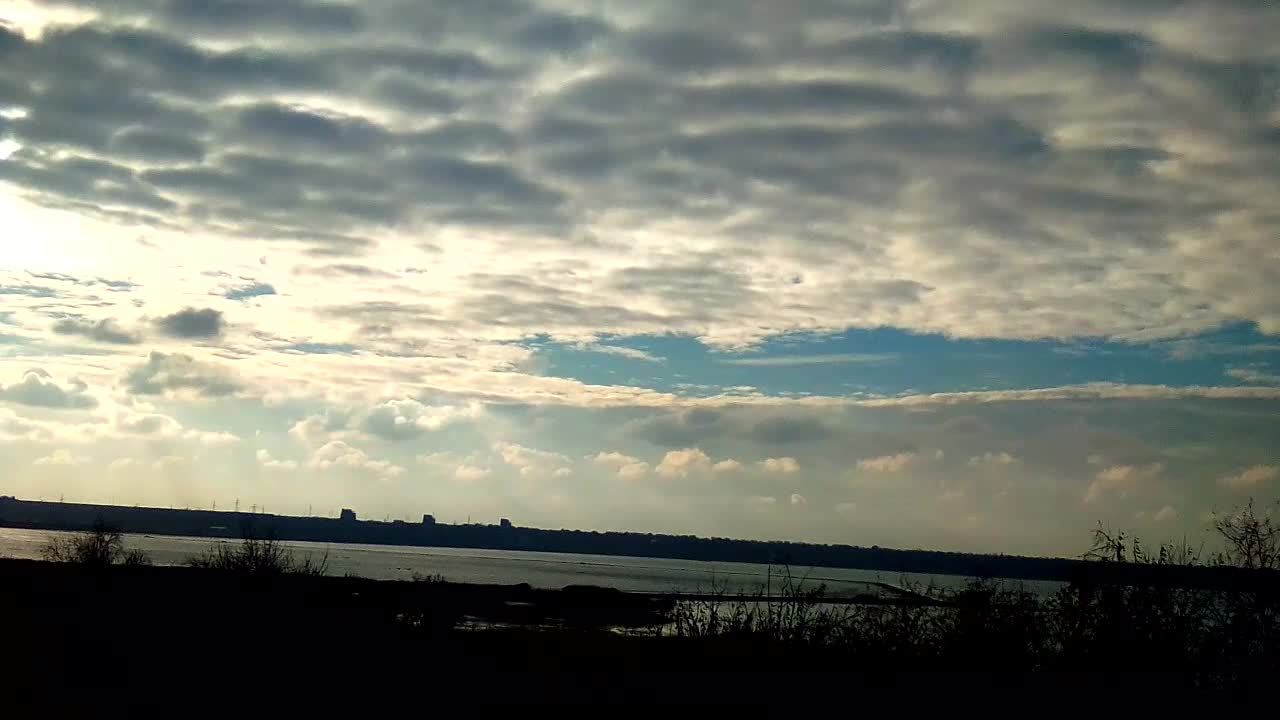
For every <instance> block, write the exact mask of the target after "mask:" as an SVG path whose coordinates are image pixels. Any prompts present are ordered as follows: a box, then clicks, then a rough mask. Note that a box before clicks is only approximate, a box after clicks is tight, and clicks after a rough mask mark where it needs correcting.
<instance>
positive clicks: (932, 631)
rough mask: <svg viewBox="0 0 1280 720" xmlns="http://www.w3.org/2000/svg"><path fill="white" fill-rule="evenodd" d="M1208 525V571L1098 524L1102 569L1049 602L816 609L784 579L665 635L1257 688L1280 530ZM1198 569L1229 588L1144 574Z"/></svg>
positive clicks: (919, 600) (1246, 511)
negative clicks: (1212, 536) (1217, 542)
mask: <svg viewBox="0 0 1280 720" xmlns="http://www.w3.org/2000/svg"><path fill="white" fill-rule="evenodd" d="M1215 527H1216V529H1217V531H1218V533H1219V534H1220V536H1221V538H1222V539H1223V541H1224V543H1225V546H1226V549H1225V550H1224V551H1223V552H1222V553H1220V554H1218V555H1215V556H1214V557H1213V558H1212V559H1211V560H1210V561H1209V562H1208V563H1204V562H1203V561H1202V555H1203V553H1202V551H1201V549H1199V548H1193V547H1191V546H1189V545H1188V544H1186V543H1185V542H1184V543H1182V544H1176V543H1166V544H1163V545H1160V546H1158V547H1157V548H1156V549H1155V550H1147V549H1146V548H1145V547H1144V546H1143V545H1142V543H1141V541H1140V540H1139V539H1138V538H1136V537H1131V536H1129V535H1127V534H1125V533H1112V532H1109V531H1107V530H1105V529H1104V528H1102V527H1099V528H1098V529H1097V530H1096V531H1095V532H1094V543H1093V547H1092V548H1091V549H1090V551H1089V552H1088V553H1086V554H1085V557H1086V558H1088V559H1092V560H1095V561H1097V562H1098V563H1099V564H1100V565H1101V566H1103V567H1102V568H1100V569H1105V570H1107V571H1108V572H1100V573H1097V574H1089V573H1085V574H1082V575H1081V577H1080V578H1079V579H1076V580H1073V581H1072V582H1070V583H1067V584H1065V585H1063V586H1062V587H1061V588H1060V589H1059V590H1057V591H1056V592H1054V593H1052V594H1050V595H1044V594H1038V593H1034V592H1030V591H1028V590H1026V589H1025V588H1024V587H1023V586H1022V585H1021V584H1019V583H1016V582H1009V581H999V580H991V579H975V580H970V581H968V582H967V583H966V584H965V585H964V586H963V587H962V588H960V589H958V590H949V589H942V588H937V587H933V586H929V587H919V586H912V587H910V588H909V589H910V590H911V591H912V592H911V593H910V594H909V595H907V596H905V597H903V598H901V599H899V600H896V601H894V600H890V601H886V602H882V603H878V604H859V605H843V606H842V605H834V604H823V601H824V600H826V598H825V588H824V587H822V586H818V587H815V588H805V587H803V586H802V584H800V583H797V582H795V581H794V580H793V578H792V577H791V575H790V573H789V572H786V571H784V573H783V575H782V578H783V581H782V583H781V584H780V586H779V587H778V588H777V591H776V592H773V593H766V592H765V591H763V590H762V591H760V592H757V593H754V594H739V595H737V596H730V595H729V594H727V593H723V592H721V593H712V597H711V599H705V600H696V601H695V600H686V601H681V602H679V603H677V606H676V608H675V610H674V611H673V614H672V623H671V625H670V627H669V631H670V632H671V633H672V634H674V635H677V636H680V637H685V638H698V639H704V640H711V639H714V640H715V641H739V642H741V641H744V640H745V641H751V642H755V643H765V644H773V645H778V646H784V647H813V646H818V647H824V648H827V649H829V650H833V651H836V652H838V653H843V654H844V655H845V656H847V657H849V658H850V659H853V660H856V661H858V662H860V663H861V664H863V665H870V666H879V667H886V666H887V667H904V668H905V667H910V668H915V669H920V670H928V669H936V670H939V671H945V670H947V669H951V668H974V667H981V668H983V669H984V672H992V673H1013V674H1029V673H1030V674H1047V675H1048V676H1057V677H1063V678H1077V679H1078V678H1088V677H1098V676H1099V675H1100V674H1101V676H1102V679H1103V680H1104V681H1107V682H1116V683H1119V682H1120V679H1119V678H1115V679H1113V680H1108V679H1107V678H1106V676H1107V675H1108V674H1111V673H1119V672H1124V673H1132V674H1137V675H1144V676H1149V677H1150V676H1154V677H1159V678H1160V679H1161V680H1162V681H1163V682H1167V683H1176V684H1177V687H1179V688H1186V689H1192V690H1198V691H1212V690H1222V689H1230V688H1235V687H1245V686H1257V685H1258V684H1259V683H1265V682H1269V680H1268V679H1269V678H1274V677H1276V675H1277V673H1280V591H1278V590H1277V588H1278V587H1280V582H1278V581H1280V577H1276V576H1271V575H1270V574H1269V573H1270V572H1276V570H1275V568H1277V564H1278V563H1280V529H1277V528H1276V527H1275V525H1273V524H1272V521H1271V517H1270V516H1269V515H1265V514H1260V513H1258V512H1256V511H1255V510H1254V508H1253V504H1252V503H1250V504H1249V505H1248V506H1246V507H1245V508H1243V509H1237V510H1235V511H1233V512H1232V513H1230V514H1228V515H1225V516H1222V517H1220V518H1219V519H1218V520H1217V522H1216V524H1215ZM1206 564H1207V565H1208V566H1210V567H1209V568H1205V569H1206V571H1211V572H1215V573H1218V575H1219V576H1222V577H1230V578H1233V581H1232V582H1223V583H1222V584H1221V585H1220V586H1215V587H1210V588H1204V587H1181V586H1178V585H1176V584H1172V583H1169V582H1167V580H1168V577H1169V576H1168V575H1165V576H1161V575H1160V574H1159V573H1151V572H1140V571H1142V570H1150V569H1151V567H1150V566H1162V565H1163V566H1181V567H1194V566H1201V565H1206ZM1227 566H1230V567H1227ZM1212 567H1218V568H1219V569H1218V570H1212V569H1211V568H1212ZM1231 568H1244V569H1245V570H1252V571H1254V572H1253V573H1252V574H1249V575H1248V576H1247V577H1246V579H1247V580H1248V582H1243V581H1239V579H1240V578H1241V577H1245V576H1240V575H1237V574H1230V575H1223V573H1234V572H1235V571H1234V570H1232V569H1231ZM1170 569H1171V570H1173V569H1174V568H1170ZM1259 572H1261V573H1262V574H1258V573H1259ZM1162 577H1163V579H1162ZM1118 662H1123V667H1121V666H1118V665H1117V663H1118Z"/></svg>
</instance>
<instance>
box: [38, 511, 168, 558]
mask: <svg viewBox="0 0 1280 720" xmlns="http://www.w3.org/2000/svg"><path fill="white" fill-rule="evenodd" d="M40 554H41V556H42V557H44V559H45V560H48V561H50V562H66V563H75V564H77V565H84V566H89V567H106V566H109V565H133V566H138V565H150V564H151V558H150V557H148V556H147V554H146V553H145V552H143V551H142V550H139V549H137V548H132V549H130V548H126V547H125V544H124V533H122V532H120V530H119V529H117V528H114V527H111V526H109V525H107V524H105V523H103V522H102V521H101V520H99V521H98V522H95V523H94V525H93V527H92V528H91V529H89V530H86V531H84V532H79V533H73V534H68V535H63V536H60V537H56V538H54V539H52V540H50V541H49V542H48V543H46V544H45V545H44V547H42V548H40Z"/></svg>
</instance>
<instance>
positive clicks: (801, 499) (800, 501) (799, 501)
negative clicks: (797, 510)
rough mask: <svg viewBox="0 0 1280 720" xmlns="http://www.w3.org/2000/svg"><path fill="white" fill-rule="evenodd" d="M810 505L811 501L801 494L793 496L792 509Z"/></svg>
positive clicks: (793, 494)
mask: <svg viewBox="0 0 1280 720" xmlns="http://www.w3.org/2000/svg"><path fill="white" fill-rule="evenodd" d="M808 504H809V500H808V499H807V498H805V496H803V495H801V494H799V493H792V494H791V507H804V506H805V505H808Z"/></svg>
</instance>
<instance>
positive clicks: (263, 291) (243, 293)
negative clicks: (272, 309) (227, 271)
mask: <svg viewBox="0 0 1280 720" xmlns="http://www.w3.org/2000/svg"><path fill="white" fill-rule="evenodd" d="M218 294H219V295H221V296H223V297H225V298H226V299H228V300H251V299H253V298H256V297H266V296H268V295H278V294H279V293H277V292H276V289H275V286H273V285H271V284H270V283H264V282H258V281H257V280H249V279H247V278H244V282H242V283H240V284H238V285H227V286H223V287H221V288H219V289H218Z"/></svg>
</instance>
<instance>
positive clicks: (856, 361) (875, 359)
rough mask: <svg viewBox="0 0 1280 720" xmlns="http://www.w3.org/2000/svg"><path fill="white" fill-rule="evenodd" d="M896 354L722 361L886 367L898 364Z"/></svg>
mask: <svg viewBox="0 0 1280 720" xmlns="http://www.w3.org/2000/svg"><path fill="white" fill-rule="evenodd" d="M899 358H900V356H899V355H896V354H894V353H834V354H826V355H776V356H773V357H745V358H733V359H730V360H721V361H720V362H722V363H725V364H728V365H743V366H746V367H794V366H798V365H886V364H889V363H892V362H897V361H898V359H899Z"/></svg>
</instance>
